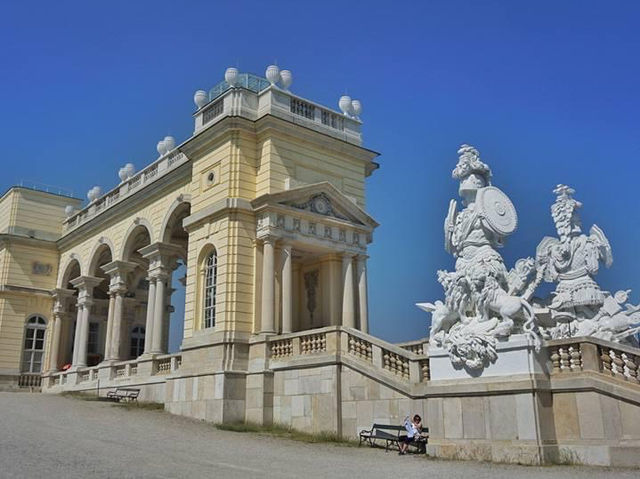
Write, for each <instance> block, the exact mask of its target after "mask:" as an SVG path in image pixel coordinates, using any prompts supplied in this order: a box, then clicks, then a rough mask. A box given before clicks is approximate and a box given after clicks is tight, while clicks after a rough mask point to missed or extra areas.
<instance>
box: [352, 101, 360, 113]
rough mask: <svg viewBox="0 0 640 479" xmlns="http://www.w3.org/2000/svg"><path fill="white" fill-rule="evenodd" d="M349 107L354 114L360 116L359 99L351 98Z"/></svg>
mask: <svg viewBox="0 0 640 479" xmlns="http://www.w3.org/2000/svg"><path fill="white" fill-rule="evenodd" d="M351 108H352V110H353V113H354V115H356V116H360V113H362V103H360V100H353V101H352V102H351Z"/></svg>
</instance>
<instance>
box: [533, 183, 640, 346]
mask: <svg viewBox="0 0 640 479" xmlns="http://www.w3.org/2000/svg"><path fill="white" fill-rule="evenodd" d="M553 192H554V193H555V194H556V201H555V202H554V204H553V205H552V206H551V216H552V217H553V222H554V223H555V226H556V230H557V232H558V238H552V237H548V236H547V237H545V238H543V239H542V241H541V242H540V244H539V245H538V248H537V250H536V266H535V267H536V270H537V273H538V274H537V277H538V278H541V279H544V280H545V281H547V282H550V283H557V286H556V289H555V291H554V292H553V293H552V298H551V300H547V301H546V303H548V304H547V308H546V314H539V316H540V318H541V319H543V318H544V317H545V316H546V317H547V318H546V321H545V320H542V321H541V324H540V326H541V331H542V333H543V335H544V337H546V338H550V339H558V338H567V337H578V336H593V337H597V338H601V339H606V340H609V341H615V342H627V343H631V344H634V345H637V341H636V339H635V338H634V337H633V335H634V334H636V333H637V332H638V331H639V330H640V326H638V324H639V323H640V306H634V305H631V304H628V303H627V300H628V296H629V293H630V291H618V292H617V293H615V294H614V295H611V293H609V292H608V291H602V290H601V289H600V286H599V285H598V283H596V281H595V280H594V279H593V277H594V276H595V275H596V274H597V273H598V270H599V266H600V263H604V265H605V266H606V267H607V268H608V267H609V266H611V264H612V263H613V256H612V252H611V246H610V244H609V240H608V239H607V237H606V236H605V234H604V232H603V231H602V230H601V229H600V228H599V227H598V226H597V225H593V226H592V227H591V229H590V231H589V235H588V236H587V235H585V234H584V233H582V228H581V221H580V217H579V215H578V210H579V208H581V207H582V203H580V202H579V201H577V200H575V199H574V198H573V194H574V193H575V191H574V190H573V189H572V188H570V187H568V186H566V185H558V186H557V187H556V188H555V190H554V191H553ZM623 305H624V306H625V307H626V309H625V310H623V308H622V306H623ZM541 311H545V308H543V309H542V310H541Z"/></svg>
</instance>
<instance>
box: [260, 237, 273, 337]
mask: <svg viewBox="0 0 640 479" xmlns="http://www.w3.org/2000/svg"><path fill="white" fill-rule="evenodd" d="M262 248H263V251H262V321H261V332H263V333H275V332H276V330H275V318H274V313H275V312H274V309H275V292H274V283H275V277H274V274H275V270H274V248H275V239H274V238H271V237H267V238H265V239H264V240H263V242H262Z"/></svg>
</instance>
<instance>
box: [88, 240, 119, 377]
mask: <svg viewBox="0 0 640 479" xmlns="http://www.w3.org/2000/svg"><path fill="white" fill-rule="evenodd" d="M112 261H113V252H112V250H111V247H110V246H109V245H108V244H105V243H103V244H100V245H99V246H98V247H97V248H96V249H95V250H94V252H93V255H92V257H91V260H90V262H89V270H88V272H87V273H88V275H89V276H93V277H95V278H100V279H101V280H102V281H101V282H100V284H98V285H97V286H95V287H94V288H93V305H92V306H91V314H90V315H89V335H88V342H87V366H95V365H96V364H98V363H100V362H101V361H102V360H103V359H104V357H105V352H106V351H105V349H106V339H107V318H108V316H109V283H110V277H109V275H108V274H107V273H105V272H104V270H103V269H102V267H103V266H105V265H106V264H108V263H111V262H112Z"/></svg>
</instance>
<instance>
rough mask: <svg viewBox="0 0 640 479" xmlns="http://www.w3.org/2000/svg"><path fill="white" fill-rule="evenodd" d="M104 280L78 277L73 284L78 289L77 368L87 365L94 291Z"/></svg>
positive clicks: (74, 356)
mask: <svg viewBox="0 0 640 479" xmlns="http://www.w3.org/2000/svg"><path fill="white" fill-rule="evenodd" d="M102 281H103V279H102V278H96V277H93V276H78V277H77V278H75V279H74V280H72V281H71V284H72V285H73V286H74V287H75V288H77V289H78V319H77V322H76V338H75V341H74V350H73V359H74V360H73V362H72V366H73V367H75V368H78V367H85V366H86V365H87V343H88V341H89V314H90V310H91V305H92V304H93V289H94V288H95V287H96V286H98V285H99V284H100V283H102Z"/></svg>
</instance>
